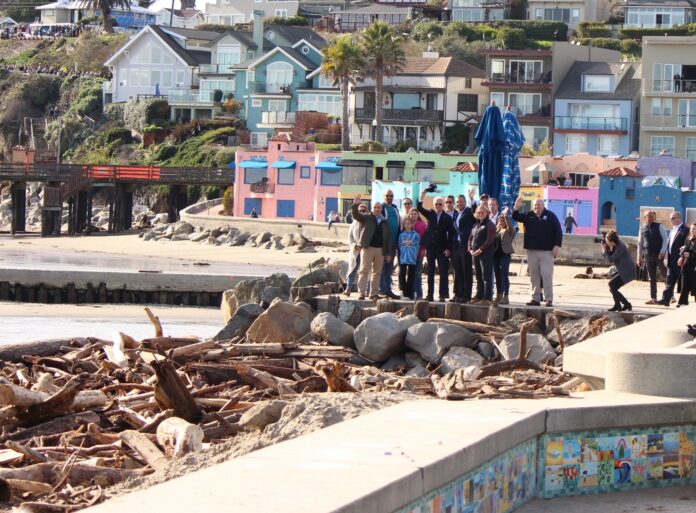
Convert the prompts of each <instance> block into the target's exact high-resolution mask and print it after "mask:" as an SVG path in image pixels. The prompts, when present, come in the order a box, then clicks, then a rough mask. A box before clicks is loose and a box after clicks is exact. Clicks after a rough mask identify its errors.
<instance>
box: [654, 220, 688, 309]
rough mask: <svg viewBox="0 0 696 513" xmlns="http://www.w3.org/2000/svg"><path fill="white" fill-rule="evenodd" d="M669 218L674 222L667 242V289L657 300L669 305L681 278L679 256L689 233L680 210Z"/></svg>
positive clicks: (659, 303) (660, 303)
mask: <svg viewBox="0 0 696 513" xmlns="http://www.w3.org/2000/svg"><path fill="white" fill-rule="evenodd" d="M669 220H670V221H671V223H672V229H671V230H670V231H669V242H668V243H667V256H666V258H665V260H666V261H665V265H666V266H667V279H666V280H665V291H664V292H663V293H662V299H661V300H660V301H658V302H657V304H658V305H662V306H669V304H670V302H671V301H672V297H673V296H674V285H676V283H677V279H679V275H680V272H679V265H678V261H679V256H680V255H681V250H682V247H683V246H684V244H685V243H686V237H687V236H688V235H689V230H687V228H686V226H684V223H682V217H681V214H680V213H679V212H672V215H671V216H670V218H669Z"/></svg>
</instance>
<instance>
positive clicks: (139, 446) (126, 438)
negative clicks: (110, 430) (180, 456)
mask: <svg viewBox="0 0 696 513" xmlns="http://www.w3.org/2000/svg"><path fill="white" fill-rule="evenodd" d="M119 438H120V439H121V440H123V442H124V443H125V444H127V445H128V446H129V447H130V448H131V449H133V450H134V451H135V452H137V453H138V454H140V456H142V457H143V459H144V460H145V461H146V462H147V464H148V465H150V466H151V467H152V468H154V469H155V470H161V469H163V468H165V467H166V466H167V465H168V464H169V460H167V457H166V456H165V455H164V453H162V451H160V450H159V449H158V448H157V446H156V445H155V444H153V443H152V442H151V441H150V439H149V438H148V437H147V436H145V435H144V434H142V433H138V432H137V431H133V430H131V429H127V430H126V431H122V432H121V433H119Z"/></svg>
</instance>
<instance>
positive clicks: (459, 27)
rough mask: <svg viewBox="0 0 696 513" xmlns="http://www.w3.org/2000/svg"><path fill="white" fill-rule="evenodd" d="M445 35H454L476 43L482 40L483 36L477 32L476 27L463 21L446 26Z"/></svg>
mask: <svg viewBox="0 0 696 513" xmlns="http://www.w3.org/2000/svg"><path fill="white" fill-rule="evenodd" d="M442 33H443V34H445V35H454V36H459V37H461V38H464V39H466V40H467V41H476V40H477V39H481V34H480V33H479V32H477V31H476V27H475V26H474V25H471V24H470V23H464V22H463V21H452V22H450V23H448V24H447V25H445V29H444V30H443V31H442Z"/></svg>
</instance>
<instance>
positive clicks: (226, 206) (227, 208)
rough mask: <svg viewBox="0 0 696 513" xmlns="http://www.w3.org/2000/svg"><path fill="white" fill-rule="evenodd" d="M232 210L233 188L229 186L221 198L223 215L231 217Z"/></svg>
mask: <svg viewBox="0 0 696 513" xmlns="http://www.w3.org/2000/svg"><path fill="white" fill-rule="evenodd" d="M233 208H234V186H233V185H230V186H229V187H227V189H225V194H223V196H222V210H223V211H224V212H225V215H227V216H231V215H232V209H233Z"/></svg>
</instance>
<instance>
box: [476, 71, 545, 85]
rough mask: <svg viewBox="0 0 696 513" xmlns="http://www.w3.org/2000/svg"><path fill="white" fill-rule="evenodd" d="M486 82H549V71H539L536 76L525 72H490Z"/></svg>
mask: <svg viewBox="0 0 696 513" xmlns="http://www.w3.org/2000/svg"><path fill="white" fill-rule="evenodd" d="M485 81H486V82H491V83H498V84H550V83H551V74H550V73H539V74H538V75H536V76H529V75H527V74H526V73H511V74H508V73H491V76H490V77H488V79H487V80H485Z"/></svg>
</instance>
